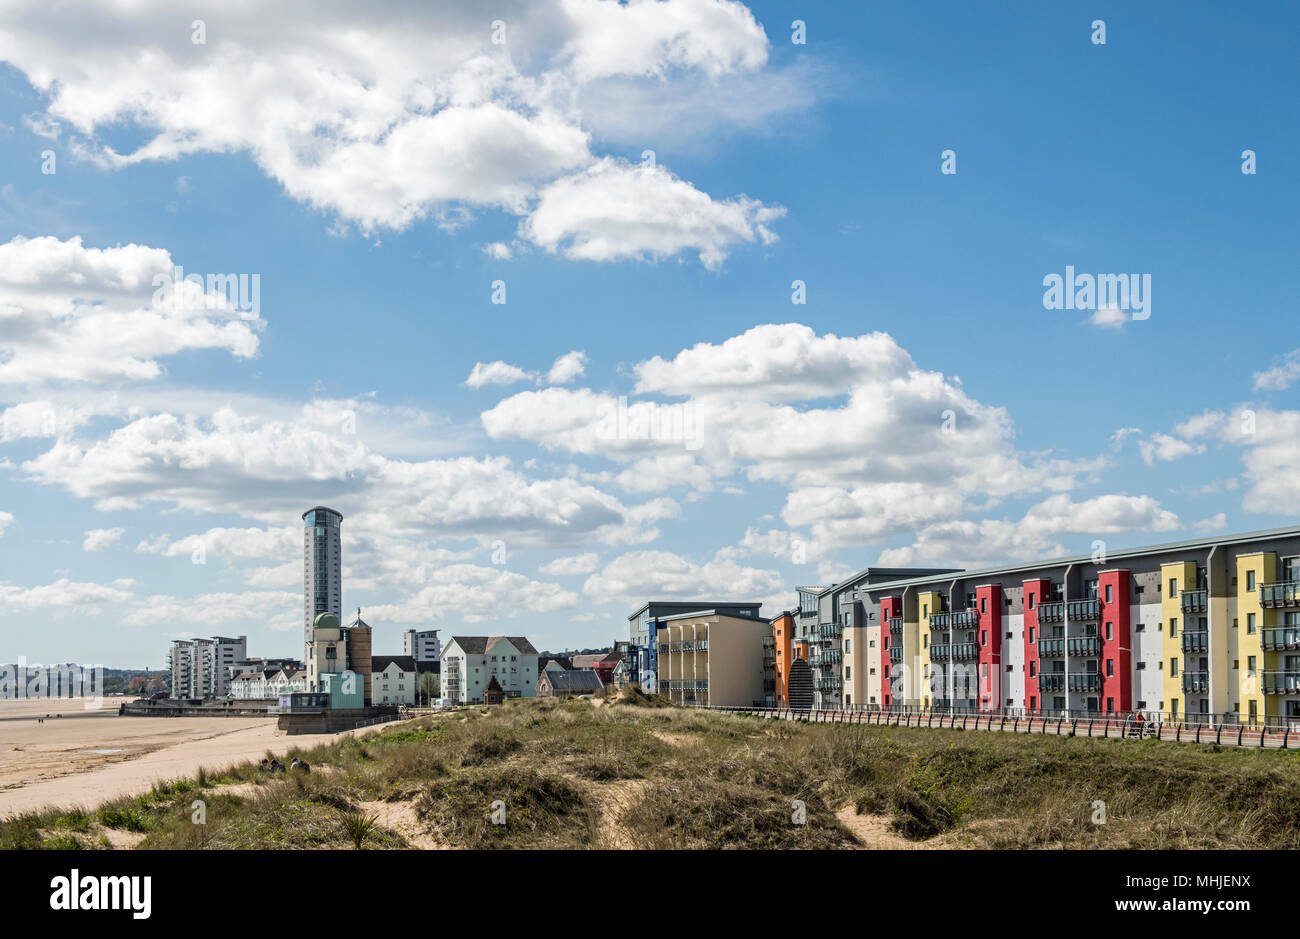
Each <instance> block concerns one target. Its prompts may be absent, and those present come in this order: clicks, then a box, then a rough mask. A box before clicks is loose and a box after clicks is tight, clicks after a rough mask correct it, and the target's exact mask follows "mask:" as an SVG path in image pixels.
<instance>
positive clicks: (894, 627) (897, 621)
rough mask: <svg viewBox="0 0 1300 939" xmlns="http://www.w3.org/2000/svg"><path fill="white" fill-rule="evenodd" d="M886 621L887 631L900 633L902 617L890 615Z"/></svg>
mask: <svg viewBox="0 0 1300 939" xmlns="http://www.w3.org/2000/svg"><path fill="white" fill-rule="evenodd" d="M887 622H888V623H889V631H890V632H891V633H901V632H902V631H903V617H901V616H891V617H890V618H889V619H888V620H887Z"/></svg>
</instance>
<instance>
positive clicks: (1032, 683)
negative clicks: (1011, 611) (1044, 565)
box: [1024, 579, 1052, 710]
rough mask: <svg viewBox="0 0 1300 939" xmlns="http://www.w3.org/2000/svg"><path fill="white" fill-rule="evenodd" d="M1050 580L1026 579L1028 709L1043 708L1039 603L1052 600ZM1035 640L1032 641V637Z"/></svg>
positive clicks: (1026, 680) (1025, 702)
mask: <svg viewBox="0 0 1300 939" xmlns="http://www.w3.org/2000/svg"><path fill="white" fill-rule="evenodd" d="M1051 591H1052V582H1051V581H1050V580H1046V579H1043V580H1027V581H1025V701H1024V706H1025V708H1026V709H1028V710H1041V709H1042V707H1043V697H1042V695H1040V694H1039V693H1038V673H1039V671H1040V670H1041V669H1042V667H1043V663H1042V662H1041V661H1039V658H1038V640H1039V639H1041V638H1042V637H1043V627H1041V626H1040V625H1038V604H1040V603H1042V602H1043V599H1044V598H1048V599H1049V600H1050V598H1051V595H1052V593H1051ZM1031 635H1032V637H1033V641H1032V642H1031V641H1030V637H1031Z"/></svg>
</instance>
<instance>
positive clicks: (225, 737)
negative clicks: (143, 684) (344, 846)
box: [0, 698, 336, 818]
mask: <svg viewBox="0 0 1300 939" xmlns="http://www.w3.org/2000/svg"><path fill="white" fill-rule="evenodd" d="M125 700H127V699H125V698H104V699H103V701H102V702H101V703H100V704H99V705H98V706H97V707H96V706H94V702H91V701H82V700H69V699H62V700H49V699H43V700H39V701H0V818H2V817H5V816H8V815H12V814H15V813H19V812H24V811H29V810H32V809H37V808H42V807H45V806H71V805H83V806H87V807H93V806H96V805H98V804H100V803H101V802H105V801H107V800H109V799H114V798H118V797H120V796H124V795H133V794H136V793H139V792H144V791H146V790H148V789H149V787H150V786H152V785H153V784H154V783H155V782H157V781H159V780H166V779H175V778H177V777H181V776H193V775H194V774H195V773H197V772H198V770H199V767H201V766H202V767H206V768H208V769H212V770H216V769H220V768H222V767H224V766H228V765H230V764H232V763H239V762H243V761H244V760H248V759H259V758H261V756H262V755H263V754H265V753H266V751H267V750H270V751H272V752H274V753H277V754H283V753H285V752H287V751H288V750H289V749H290V748H292V747H302V748H304V749H305V748H307V747H311V746H314V745H315V744H317V743H322V742H329V741H332V740H334V739H335V737H336V735H333V734H299V735H295V736H292V737H290V736H288V735H287V734H283V733H280V732H279V731H278V730H277V729H276V721H275V718H273V717H267V718H257V717H119V716H118V715H117V709H118V707H119V706H120V705H121V704H122V702H123V701H125ZM87 705H89V706H87ZM47 713H48V714H50V715H51V716H50V717H49V718H48V719H46V720H45V722H44V723H40V722H39V721H38V718H41V717H44V716H45V715H46V714H47ZM54 714H62V715H63V716H62V717H54V716H53V715H54ZM95 751H99V752H95Z"/></svg>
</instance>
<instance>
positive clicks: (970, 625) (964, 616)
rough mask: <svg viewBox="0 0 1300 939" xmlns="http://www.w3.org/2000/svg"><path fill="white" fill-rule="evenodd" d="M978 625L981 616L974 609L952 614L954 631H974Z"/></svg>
mask: <svg viewBox="0 0 1300 939" xmlns="http://www.w3.org/2000/svg"><path fill="white" fill-rule="evenodd" d="M978 625H979V615H978V614H977V613H976V612H975V609H974V607H972V608H971V609H969V610H961V611H959V612H957V613H953V614H952V627H953V629H974V628H975V627H976V626H978Z"/></svg>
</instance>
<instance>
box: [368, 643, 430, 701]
mask: <svg viewBox="0 0 1300 939" xmlns="http://www.w3.org/2000/svg"><path fill="white" fill-rule="evenodd" d="M418 685H419V674H418V670H417V669H416V667H415V659H414V658H413V657H412V656H409V655H375V656H371V659H370V700H371V701H373V702H374V703H375V704H409V705H414V704H415V702H416V695H417V693H418V691H419V687H418Z"/></svg>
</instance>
